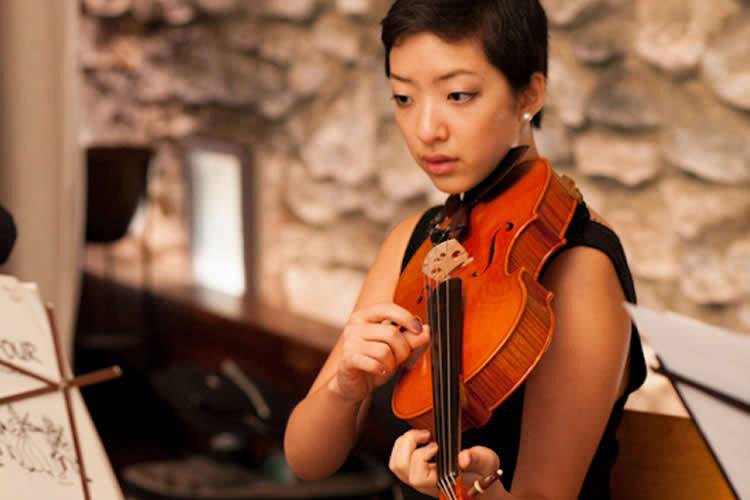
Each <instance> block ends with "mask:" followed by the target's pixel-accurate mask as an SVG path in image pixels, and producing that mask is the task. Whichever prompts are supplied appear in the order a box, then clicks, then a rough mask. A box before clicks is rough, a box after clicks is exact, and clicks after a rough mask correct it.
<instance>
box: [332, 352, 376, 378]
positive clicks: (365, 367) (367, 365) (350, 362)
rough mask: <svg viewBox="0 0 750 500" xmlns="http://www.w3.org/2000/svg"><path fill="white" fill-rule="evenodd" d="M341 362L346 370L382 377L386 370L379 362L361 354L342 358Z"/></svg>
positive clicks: (356, 353) (357, 353)
mask: <svg viewBox="0 0 750 500" xmlns="http://www.w3.org/2000/svg"><path fill="white" fill-rule="evenodd" d="M342 362H343V365H344V369H346V370H352V369H354V370H360V371H363V372H365V373H369V374H371V375H383V374H385V373H386V370H387V368H386V366H385V365H383V364H382V363H381V362H380V361H378V360H377V359H375V358H371V357H370V356H367V355H366V354H362V353H361V352H355V353H352V354H350V355H348V356H344V359H343V360H342Z"/></svg>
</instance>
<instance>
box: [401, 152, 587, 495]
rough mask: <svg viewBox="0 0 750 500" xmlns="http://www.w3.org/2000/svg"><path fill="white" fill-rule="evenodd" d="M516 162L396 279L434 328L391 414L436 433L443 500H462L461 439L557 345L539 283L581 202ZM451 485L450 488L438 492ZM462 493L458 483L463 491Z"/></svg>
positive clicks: (459, 203) (534, 166)
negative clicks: (552, 342)
mask: <svg viewBox="0 0 750 500" xmlns="http://www.w3.org/2000/svg"><path fill="white" fill-rule="evenodd" d="M524 151H525V149H522V148H517V149H515V150H511V152H510V153H509V154H508V156H506V158H505V159H504V160H503V162H502V163H501V164H500V165H499V166H498V168H497V169H496V170H495V172H493V173H492V174H491V175H490V177H488V179H486V180H485V181H483V182H482V183H481V184H480V185H479V186H478V187H477V188H475V189H473V190H472V191H471V192H469V193H466V194H465V195H464V196H463V199H461V200H458V199H457V197H456V195H454V196H453V197H451V198H450V199H449V202H448V203H447V204H446V207H445V210H444V214H445V216H444V217H443V218H442V220H437V221H435V222H436V223H435V224H434V227H433V229H432V231H431V236H430V238H428V239H427V240H426V241H425V242H424V243H423V244H422V245H421V246H420V247H419V249H418V250H417V251H416V253H415V255H414V257H413V258H412V259H411V260H410V262H409V263H408V264H407V266H406V267H405V269H404V271H403V273H402V274H401V277H400V279H399V282H398V285H397V288H396V292H395V297H394V302H395V303H397V304H399V305H401V306H402V307H404V308H406V309H408V310H409V311H410V312H412V313H413V314H415V315H416V316H418V317H420V318H422V319H426V320H427V322H428V324H430V327H431V331H432V336H433V337H432V340H431V349H429V350H427V351H425V352H424V353H423V354H422V356H421V358H420V359H418V360H417V362H416V363H415V364H414V365H413V366H412V367H411V368H409V369H406V370H404V371H403V372H402V373H401V376H400V378H399V380H398V383H397V385H396V388H395V390H394V393H393V399H392V409H393V412H394V414H395V415H396V416H397V417H399V418H401V419H404V420H407V421H408V422H409V423H410V424H411V425H412V426H413V427H417V428H422V429H429V430H431V431H432V433H433V436H435V438H436V440H437V442H438V445H439V449H442V450H444V453H445V454H446V455H445V456H441V454H439V455H438V468H439V471H438V476H439V486H440V489H441V491H442V492H443V493H444V494H446V498H460V493H456V492H455V491H451V487H450V485H449V484H448V483H451V484H455V483H457V482H458V481H457V477H458V475H459V473H458V470H457V466H456V461H455V456H456V455H457V454H458V452H459V451H460V434H461V432H462V431H463V430H466V429H467V428H470V427H481V426H483V425H484V424H486V423H487V422H488V421H489V419H490V417H491V416H492V412H493V410H494V409H495V408H497V407H498V406H499V405H500V404H501V403H502V402H503V401H504V400H505V399H506V398H507V397H508V396H509V395H510V394H511V393H512V392H513V391H514V390H515V389H516V388H518V387H519V386H520V385H521V384H522V383H523V381H524V380H525V379H526V377H527V376H528V375H529V373H530V372H531V371H532V370H533V368H534V367H535V366H536V365H537V363H538V362H539V360H540V359H541V357H542V355H543V354H544V352H545V350H546V348H547V346H548V345H549V343H550V340H551V338H552V332H553V331H554V325H555V322H554V317H553V314H552V307H551V302H552V298H553V294H552V292H550V291H549V290H547V289H546V288H544V287H543V286H542V285H541V284H540V283H539V275H540V273H541V271H542V269H543V266H544V264H545V263H546V262H547V261H548V259H549V258H550V257H551V256H552V255H553V254H554V253H555V252H556V251H557V250H558V249H560V248H561V247H562V246H563V245H564V244H565V243H566V240H565V237H564V236H565V233H566V230H567V228H568V226H569V224H570V222H571V220H572V218H573V215H574V213H575V210H576V207H577V206H578V202H579V201H580V198H579V197H578V196H576V195H577V193H576V192H575V190H574V189H573V188H571V186H570V184H569V183H567V182H566V181H563V180H562V179H561V178H560V177H558V176H557V174H555V173H554V171H553V170H552V168H551V166H550V164H549V162H548V161H547V160H545V159H541V158H539V159H534V160H530V161H525V162H522V163H516V160H517V159H518V158H519V157H520V156H522V154H523V152H524ZM441 482H442V483H445V484H441ZM458 483H459V484H460V482H458Z"/></svg>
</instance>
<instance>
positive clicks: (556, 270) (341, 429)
mask: <svg viewBox="0 0 750 500" xmlns="http://www.w3.org/2000/svg"><path fill="white" fill-rule="evenodd" d="M382 25H383V33H382V39H383V43H384V45H385V52H386V74H387V76H388V77H389V78H390V81H391V85H392V89H393V100H394V106H395V114H396V121H397V123H398V126H399V128H400V131H401V133H402V135H403V137H404V140H405V141H406V144H407V145H408V148H409V151H410V152H411V155H412V156H413V158H414V161H415V162H416V163H417V165H418V166H419V167H420V168H422V170H424V172H425V173H426V174H427V175H428V176H429V177H430V179H431V180H432V182H433V183H434V184H435V186H437V187H438V188H439V189H440V190H441V191H444V192H445V193H446V194H454V193H465V192H467V191H468V190H470V189H471V188H472V187H474V186H476V185H477V184H478V183H479V182H481V181H482V180H483V179H484V178H486V177H487V176H488V175H489V174H490V173H491V172H492V171H493V169H494V168H495V167H496V166H497V165H498V163H499V162H500V160H501V159H502V158H503V157H504V156H505V154H506V153H507V152H508V150H509V149H510V148H512V147H514V146H517V145H528V146H529V149H528V151H527V152H526V153H525V156H524V158H523V160H531V159H534V158H537V157H538V156H539V152H538V151H537V149H536V146H535V143H534V134H533V130H532V128H533V127H534V126H536V127H539V126H540V123H541V112H542V108H543V106H544V99H545V77H546V71H547V37H548V35H547V20H546V16H545V13H544V10H543V8H542V7H541V5H540V4H539V1H538V0H397V1H396V2H395V3H394V5H393V6H392V7H391V9H390V11H389V12H388V15H387V16H386V17H385V19H384V20H383V22H382ZM437 210H440V207H435V208H433V209H431V210H428V211H427V212H426V213H425V214H415V215H413V216H412V217H409V218H407V219H406V220H404V221H402V222H401V223H400V224H398V225H397V226H396V227H395V229H394V230H393V231H392V232H391V234H390V235H389V236H388V238H387V239H386V241H385V242H384V243H383V246H382V248H381V250H380V252H379V254H378V256H377V258H376V259H375V262H374V263H373V265H372V268H371V269H370V272H369V274H368V276H367V279H366V281H365V283H364V285H363V287H362V290H361V293H360V295H359V298H358V300H357V303H356V306H355V308H354V312H353V313H352V315H351V318H350V320H349V322H348V323H347V325H346V326H345V328H344V330H343V332H342V334H341V337H340V339H339V341H338V342H337V344H336V346H335V347H334V349H333V351H332V352H331V354H330V356H329V358H328V360H327V362H326V363H325V365H324V367H323V368H322V370H321V372H320V374H319V375H318V377H317V379H316V380H315V383H314V384H313V386H312V388H311V389H310V391H309V393H308V394H307V396H306V397H305V398H304V400H302V401H301V402H300V403H299V404H298V406H297V407H296V408H295V410H294V411H293V413H292V415H291V416H290V418H289V422H288V426H287V431H286V435H285V443H284V445H285V451H286V456H287V459H288V461H289V464H290V466H291V467H292V469H293V470H294V471H295V472H296V473H297V474H298V475H299V476H300V477H302V478H307V479H314V478H321V477H324V476H327V475H330V474H332V473H334V472H335V471H336V470H337V469H338V468H339V467H340V465H341V464H342V463H343V462H344V460H345V459H346V457H347V455H348V454H349V452H350V451H351V449H352V447H353V446H354V444H355V441H356V439H357V437H358V435H359V431H360V427H361V424H362V421H363V419H364V417H365V415H366V413H367V411H368V407H369V405H370V403H371V401H372V399H373V396H374V395H375V396H376V397H377V395H378V394H380V393H385V394H386V397H387V396H389V394H390V389H391V387H392V383H393V380H394V377H393V375H394V374H395V373H396V371H397V370H398V369H399V367H400V366H401V365H402V364H403V363H404V362H405V361H407V360H408V359H409V358H410V357H411V356H413V355H414V354H415V352H418V351H419V350H420V349H421V348H423V347H424V346H425V345H426V344H427V343H428V342H429V339H430V327H429V325H426V324H425V325H423V324H421V323H420V322H419V320H418V319H417V318H416V317H414V316H413V315H412V314H411V313H409V312H408V311H407V310H405V309H403V308H401V307H399V306H398V305H396V304H394V303H393V295H394V290H395V288H396V284H397V282H398V279H399V274H400V272H401V270H402V269H403V267H404V266H405V264H406V263H407V262H408V261H409V259H410V258H411V256H412V254H413V253H414V251H415V250H416V248H418V247H419V245H420V244H421V243H422V242H423V241H424V240H425V238H427V230H428V223H429V221H430V220H431V218H432V216H433V215H434V214H435V213H436V211H437ZM566 238H567V240H568V243H567V245H566V246H565V247H564V248H563V249H562V250H560V251H558V252H557V253H556V254H555V256H554V257H553V258H552V259H551V260H550V261H548V264H547V265H546V267H545V270H544V272H543V274H542V275H541V282H542V284H543V285H544V286H545V287H546V288H547V289H549V290H551V291H552V292H553V293H554V294H555V299H554V301H553V312H554V315H555V321H556V323H555V331H554V336H553V340H552V342H551V344H550V347H549V349H548V350H547V352H546V353H545V354H544V356H543V357H542V359H541V361H540V363H539V364H538V365H537V367H536V368H535V369H534V370H533V372H532V373H531V374H530V376H529V377H528V378H527V379H526V381H525V382H524V384H522V386H521V388H520V389H518V390H517V391H516V392H514V393H513V395H512V396H511V397H510V398H509V399H508V400H506V401H505V402H504V403H503V404H502V405H501V406H500V407H499V408H498V409H497V410H496V411H495V412H494V414H493V417H492V419H491V420H490V422H489V423H488V424H487V425H486V426H484V427H482V428H481V429H479V430H474V431H469V432H467V433H466V434H465V435H464V438H463V443H464V445H465V449H464V451H462V452H461V454H460V455H459V465H460V467H461V468H462V469H463V471H464V475H465V477H471V478H473V477H479V476H486V475H490V474H492V473H493V472H494V471H495V470H496V469H498V467H500V466H501V467H502V469H503V471H504V474H503V476H502V480H501V481H496V482H495V483H494V484H493V485H492V486H491V487H490V488H489V489H487V490H486V491H485V493H483V495H482V497H483V498H485V499H496V498H509V499H512V498H518V499H529V500H531V499H534V500H541V499H548V500H553V499H555V500H556V499H571V498H597V499H601V498H608V496H609V484H608V483H609V471H610V469H611V467H612V465H613V463H614V460H615V456H616V453H617V443H616V441H615V437H614V433H615V430H616V428H617V425H618V424H619V421H620V419H621V417H622V412H623V406H624V404H625V400H626V398H627V396H628V394H629V393H630V392H632V391H633V390H635V389H636V388H637V387H638V386H640V384H641V383H642V381H643V379H644V376H645V366H644V361H643V355H642V351H641V346H640V342H639V339H638V335H637V332H636V331H635V328H634V327H633V325H632V324H631V321H630V319H629V318H628V315H627V313H626V311H625V310H624V308H623V307H622V303H623V302H624V301H625V300H628V301H631V302H634V301H635V293H634V290H633V284H632V279H631V276H630V273H629V271H628V267H627V263H626V261H625V257H624V254H623V251H622V247H621V246H620V243H619V240H618V238H617V236H616V235H615V233H614V232H613V231H612V230H611V229H610V228H609V227H608V226H607V225H606V222H604V221H603V220H602V219H601V218H600V217H599V216H597V215H596V214H595V213H594V212H593V211H590V210H589V209H588V208H587V207H586V205H585V204H580V205H579V208H578V210H577V211H576V214H575V217H574V219H573V222H572V223H571V225H570V227H569V229H568V231H567V233H566ZM407 429H408V426H406V425H405V424H403V425H402V427H401V429H400V430H399V431H398V433H399V434H400V435H394V445H393V450H392V453H391V457H390V464H389V465H390V468H391V470H392V471H393V473H394V474H395V475H396V476H397V477H398V479H399V480H400V481H401V482H402V483H403V491H404V496H405V497H407V498H423V497H424V496H423V495H427V496H428V497H437V496H439V491H438V489H437V486H436V471H435V465H434V464H432V463H431V462H430V460H431V459H432V458H433V457H434V456H435V454H436V451H437V446H436V444H435V443H433V442H432V436H430V434H429V432H427V431H423V430H419V429H412V430H407ZM500 464H502V465H500ZM415 490H416V491H415ZM417 492H419V493H417Z"/></svg>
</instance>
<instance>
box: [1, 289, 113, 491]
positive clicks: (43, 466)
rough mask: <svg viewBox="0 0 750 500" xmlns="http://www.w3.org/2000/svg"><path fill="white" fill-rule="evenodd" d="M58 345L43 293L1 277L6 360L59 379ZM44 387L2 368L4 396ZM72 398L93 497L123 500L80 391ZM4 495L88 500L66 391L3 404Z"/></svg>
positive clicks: (2, 342) (2, 333) (2, 474)
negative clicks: (44, 303) (53, 335)
mask: <svg viewBox="0 0 750 500" xmlns="http://www.w3.org/2000/svg"><path fill="white" fill-rule="evenodd" d="M52 339H53V337H52V331H51V327H50V324H49V321H48V317H47V313H46V310H45V308H44V306H43V303H42V301H41V299H40V297H39V293H38V290H37V289H36V287H35V286H33V285H28V284H24V283H19V282H18V281H17V280H16V279H15V278H12V277H9V276H0V359H2V360H3V361H7V362H10V363H13V364H14V365H16V366H19V367H21V368H23V369H26V370H28V371H30V372H32V373H34V374H37V375H40V376H42V377H44V378H47V379H50V380H52V381H60V372H59V366H58V363H57V356H56V354H55V349H54V344H53V341H52ZM64 368H65V369H66V371H68V372H69V371H70V369H69V367H68V366H67V364H66V366H65V367H64ZM40 387H45V384H44V383H43V382H40V381H37V380H34V379H33V378H30V377H28V376H27V375H24V374H21V373H18V372H16V371H13V370H11V369H10V368H7V367H4V366H0V397H2V396H8V395H12V394H18V393H21V392H25V391H28V390H31V389H36V388H40ZM69 395H70V398H71V404H72V409H73V414H74V415H75V425H76V428H77V431H78V432H77V434H78V437H79V442H80V446H81V453H82V455H83V464H84V468H85V470H86V477H87V482H88V487H89V491H90V493H91V498H93V499H96V500H99V499H102V500H110V499H111V500H122V498H123V496H122V492H121V491H120V488H119V485H118V483H117V480H116V478H115V476H114V473H113V471H112V468H111V466H110V464H109V460H108V458H107V455H106V453H105V451H104V448H103V446H102V444H101V441H100V439H99V436H98V434H97V432H96V429H95V428H94V425H93V422H92V421H91V418H90V416H89V414H88V410H87V409H86V405H85V403H84V401H83V399H82V397H81V396H80V394H79V392H78V390H70V391H69ZM0 492H3V498H5V495H6V493H7V492H12V498H13V499H14V500H39V499H55V500H81V499H84V498H85V497H84V492H83V487H82V484H81V475H80V473H79V463H78V460H77V458H76V453H75V447H74V441H73V434H72V431H71V427H70V419H69V417H68V413H67V409H66V403H65V397H64V395H63V393H62V392H61V391H56V392H54V393H51V394H46V395H43V396H37V397H34V398H30V399H24V400H21V401H16V402H14V403H9V404H3V405H0ZM8 498H10V497H8Z"/></svg>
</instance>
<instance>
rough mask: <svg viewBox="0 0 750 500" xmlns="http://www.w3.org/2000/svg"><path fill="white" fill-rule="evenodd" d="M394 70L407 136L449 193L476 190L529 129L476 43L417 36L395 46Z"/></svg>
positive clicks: (507, 87) (426, 168)
mask: <svg viewBox="0 0 750 500" xmlns="http://www.w3.org/2000/svg"><path fill="white" fill-rule="evenodd" d="M390 65H391V87H392V90H393V95H394V102H395V113H396V122H397V123H398V126H399V129H400V130H401V134H402V135H403V136H404V139H405V140H406V144H407V146H408V148H409V151H410V152H411V155H412V157H413V158H414V160H415V161H416V162H417V164H418V165H419V166H420V167H421V168H422V169H423V170H424V171H425V172H426V173H427V175H429V176H430V178H431V179H432V182H433V183H434V184H435V186H436V187H437V188H438V189H440V190H441V191H443V192H446V193H463V192H465V191H468V190H469V189H471V188H472V187H474V186H476V185H477V184H478V183H479V182H480V181H481V180H482V179H484V178H485V177H486V176H487V175H488V174H489V173H490V172H491V171H492V170H493V169H494V168H495V167H496V166H497V164H498V163H499V161H500V160H501V159H502V158H503V157H504V156H505V154H506V153H507V152H508V149H510V148H511V147H513V146H516V145H518V144H519V140H520V137H521V133H522V127H524V126H526V127H528V122H524V121H523V119H522V117H521V114H522V110H520V109H519V106H518V105H517V102H516V99H515V97H514V94H513V92H512V89H511V87H510V85H509V83H508V81H507V79H506V78H505V76H504V75H503V74H502V73H501V72H500V71H498V69H497V68H495V67H494V66H493V65H492V64H491V63H490V62H489V60H488V59H487V57H486V56H485V54H484V51H483V50H482V46H481V44H480V42H479V40H477V39H475V38H472V39H468V40H465V41H462V42H445V41H443V40H441V39H440V38H438V37H437V36H435V35H433V34H432V33H419V34H415V35H411V36H408V37H406V38H405V39H404V40H402V41H401V42H400V43H399V44H398V45H396V46H394V47H393V48H392V49H391V54H390Z"/></svg>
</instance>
